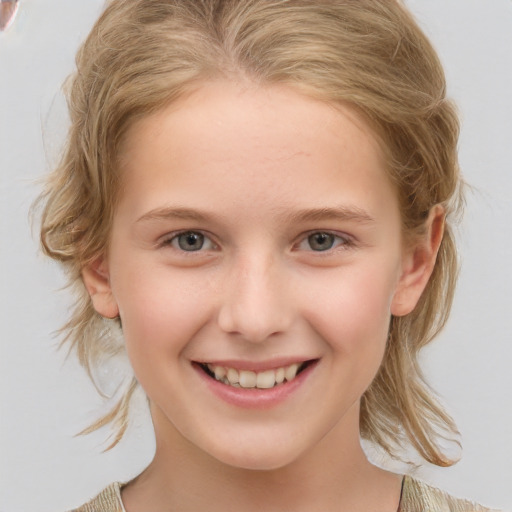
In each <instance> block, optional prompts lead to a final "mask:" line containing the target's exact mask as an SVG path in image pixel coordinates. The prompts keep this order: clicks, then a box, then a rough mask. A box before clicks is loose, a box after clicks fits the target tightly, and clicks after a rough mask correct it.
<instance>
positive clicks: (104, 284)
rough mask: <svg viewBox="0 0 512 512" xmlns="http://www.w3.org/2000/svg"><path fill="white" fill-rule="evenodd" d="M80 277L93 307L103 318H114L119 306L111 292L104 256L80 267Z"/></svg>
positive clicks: (117, 313)
mask: <svg viewBox="0 0 512 512" xmlns="http://www.w3.org/2000/svg"><path fill="white" fill-rule="evenodd" d="M82 279H83V281H84V284H85V288H86V289H87V291H88V292H89V295H90V297H91V300H92V304H93V306H94V309H95V310H96V311H97V312H98V313H99V314H100V315H101V316H103V317H105V318H116V317H117V316H118V315H119V307H118V305H117V302H116V300H115V298H114V295H113V294H112V289H111V287H110V276H109V273H108V267H107V263H106V260H105V258H103V257H101V258H98V259H97V260H95V261H94V262H93V263H91V264H90V265H87V266H86V267H84V268H83V269H82Z"/></svg>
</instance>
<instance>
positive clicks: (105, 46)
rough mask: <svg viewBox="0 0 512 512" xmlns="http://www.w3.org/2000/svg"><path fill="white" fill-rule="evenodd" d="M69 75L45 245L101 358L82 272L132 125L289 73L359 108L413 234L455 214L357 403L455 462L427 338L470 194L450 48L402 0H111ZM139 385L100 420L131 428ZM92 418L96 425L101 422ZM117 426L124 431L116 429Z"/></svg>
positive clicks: (369, 427)
mask: <svg viewBox="0 0 512 512" xmlns="http://www.w3.org/2000/svg"><path fill="white" fill-rule="evenodd" d="M76 64H77V70H76V73H75V74H74V75H73V76H72V77H71V79H70V81H69V83H68V90H67V94H68V106H69V111H70V117H71V127H70V131H69V138H68V141H67V146H66V149H65V152H64V155H63V158H62V161H61V163H60V165H59V166H58V168H57V169H56V170H55V171H54V172H53V174H52V175H51V176H50V177H49V179H48V182H47V188H46V190H45V192H44V193H43V195H42V197H41V202H42V204H43V212H42V227H41V242H42V246H43V249H44V251H45V252H46V254H48V255H50V256H51V257H52V258H55V259H57V260H59V261H61V262H62V263H63V264H64V265H65V267H66V269H67V271H68V275H69V282H70V283H71V284H72V285H73V286H74V287H75V290H76V293H77V302H76V304H75V309H74V311H73V313H72V316H71V318H70V320H69V322H68V323H67V324H66V326H65V328H64V331H65V333H66V336H65V339H66V340H67V341H68V342H69V343H70V344H71V347H72V348H74V349H75V350H76V351H77V353H78V356H79V359H80V362H81V363H82V365H83V366H84V367H85V368H86V369H87V370H88V371H89V372H90V368H91V367H92V366H93V365H94V364H96V363H97V362H98V360H100V359H101V357H102V356H103V355H104V354H105V351H106V350H109V349H108V346H107V345H105V344H104V341H103V340H102V339H101V336H100V332H101V330H102V329H103V328H104V327H103V325H102V324H101V319H100V317H99V315H98V314H97V313H96V312H95V310H94V308H93V306H92V303H91V300H90V298H89V295H88V294H87V292H86V290H85V287H84V286H83V283H82V280H81V270H82V268H83V267H84V266H85V265H87V264H88V263H90V262H92V261H93V260H94V259H95V258H97V257H98V256H99V255H101V254H102V252H103V251H104V248H105V245H106V243H107V241H108V237H109V231H110V226H111V221H112V217H113V213H114V210H115V207H116V198H117V194H118V191H119V188H120V183H119V182H120V176H119V174H118V172H119V166H118V165H117V159H118V156H119V155H118V152H119V147H120V144H121V143H122V141H123V136H124V134H125V133H126V131H127V129H128V128H129V126H130V125H131V124H132V123H133V122H134V121H135V120H136V119H139V118H141V117H144V116H147V115H148V114H150V113H152V112H155V111H157V110H159V109H161V108H163V107H164V106H165V105H167V104H169V103H170V102H172V101H174V100H175V99H177V98H179V97H181V96H182V95H183V94H185V93H186V92H188V91H190V90H191V89H192V88H194V87H196V86H199V85H200V84H201V83H202V82H204V81H206V80H210V79H218V78H225V79H228V80H230V79H239V78H244V79H249V80H251V81H253V82H254V83H257V84H269V85H271V84H276V83H279V84H288V85H291V86H293V87H295V88H298V89H299V90H301V91H303V92H304V93H306V94H308V95H310V96H314V97H316V98H318V99H321V100H323V101H326V102H330V103H333V104H336V103H339V102H343V103H344V104H349V105H351V106H352V107H353V108H355V109H357V111H359V112H360V113H361V114H362V115H363V116H364V117H365V118H366V120H367V121H368V123H369V124H370V126H371V127H372V128H373V130H374V131H375V134H376V136H377V137H378V138H379V140H380V141H381V142H382V146H383V148H384V150H385V153H386V155H387V157H388V171H389V174H390V176H391V179H392V180H393V182H394V184H395V186H396V189H397V193H398V197H399V202H400V206H401V212H402V219H403V226H404V233H405V234H407V235H411V234H413V235H414V234H415V233H418V232H420V231H421V229H422V227H423V226H424V223H425V219H426V218H427V216H428V212H429V211H430V210H431V208H432V207H433V206H434V205H436V204H441V205H443V206H444V208H445V209H446V211H447V213H448V214H449V217H448V221H447V224H446V226H447V227H446V230H445V233H444V237H443V240H442V243H441V248H440V251H439V255H438V259H437V262H436V265H435V268H434V271H433V275H432V277H431V279H430V281H429V283H428V285H427V288H426V290H425V292H424V293H423V295H422V297H421V300H420V302H419V304H418V305H417V307H416V308H415V310H414V311H413V312H412V313H410V314H409V315H407V316H405V317H399V318H398V317H394V318H392V321H391V325H390V331H389V341H388V344H387V350H386V354H385V357H384V360H383V363H382V366H381V368H380V370H379V372H378V375H377V376H376V378H375V380H374V381H373V383H372V384H371V386H370V387H369V389H368V390H367V391H366V392H365V393H364V395H363V397H362V401H361V417H360V428H361V435H362V437H363V438H366V439H369V440H371V441H374V442H375V443H377V444H378V445H380V446H381V447H383V448H384V449H385V450H386V451H387V452H388V453H389V454H391V455H392V456H396V455H397V453H398V452H399V447H400V446H401V445H402V444H403V442H404V441H405V440H408V441H409V442H410V443H411V444H412V446H413V447H414V448H415V449H416V450H417V451H418V452H419V454H420V455H421V456H422V457H423V458H424V459H426V460H427V461H429V462H431V463H434V464H437V465H442V466H445V465H449V464H451V463H453V461H451V460H450V459H449V458H448V457H447V456H446V455H445V454H444V453H443V450H442V448H441V447H440V442H439V439H440V438H443V437H444V436H445V435H454V434H455V433H456V428H455V425H454V423H453V421H452V420H451V418H450V417H449V416H448V415H447V414H446V413H445V412H444V410H443V408H442V407H441V406H440V405H439V404H438V402H437V401H436V399H435V398H434V397H433V395H432V393H431V391H430V389H429V388H428V386H427V384H426V383H425V380H424V378H423V375H422V373H421V370H420V368H419V365H418V352H419V350H420V349H421V348H422V347H423V346H425V345H426V344H427V343H429V342H430V341H431V340H432V338H433V337H434V336H435V335H436V334H437V333H438V332H439V331H440V329H441V328H442V327H443V325H444V324H445V322H446V320H447V317H448V314H449V311H450V307H451V303H452V298H453V293H454V287H455V281H456V275H457V255H456V250H455V245H454V241H453V235H452V231H451V227H450V220H449V219H450V215H453V213H454V212H456V211H457V210H458V208H459V206H460V197H461V196H460V186H459V185H460V176H459V171H458V164H457V153H456V145H457V139H458V131H459V126H458V119H457V115H456V113H455V110H454V107H453V105H452V104H451V103H450V101H448V100H447V99H446V91H445V78H444V74H443V70H442V67H441V65H440V62H439V59H438V57H437V55H436V53H435V51H434V49H433V48H432V46H431V44H430V43H429V41H428V39H427V38H426V37H425V35H424V34H423V33H422V31H421V30H420V29H419V27H418V26H417V24H416V23H415V21H414V20H413V18H412V17H411V15H410V14H409V13H408V11H407V10H406V9H405V8H404V7H403V5H402V4H401V3H400V2H398V1H397V0H244V1H239V0H112V1H110V2H109V3H108V4H107V6H106V9H105V11H104V13H103V14H102V15H101V17H100V19H99V20H98V21H97V23H96V24H95V26H94V27H93V29H92V31H91V33H90V35H89V36H88V38H87V40H86V41H85V43H84V44H83V46H82V47H81V48H80V50H79V52H78V54H77V60H76ZM133 389H134V388H133V386H132V387H131V388H130V390H129V393H128V395H127V396H124V397H123V399H122V400H121V402H120V403H119V404H118V405H117V406H116V408H115V409H114V410H113V411H112V413H111V414H110V415H107V416H106V417H105V418H102V419H101V420H99V422H98V423H97V424H96V425H94V426H93V427H91V428H95V427H97V426H100V425H103V424H104V423H105V422H107V421H110V420H114V421H116V422H117V423H118V426H119V428H120V431H119V435H118V437H117V439H119V438H120V437H121V435H122V434H123V432H124V428H125V424H126V421H125V420H126V417H127V413H128V407H129V402H130V400H129V398H130V395H131V393H132V392H133ZM89 430H90V429H89ZM117 439H116V440H117Z"/></svg>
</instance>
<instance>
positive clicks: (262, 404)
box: [193, 361, 318, 409]
mask: <svg viewBox="0 0 512 512" xmlns="http://www.w3.org/2000/svg"><path fill="white" fill-rule="evenodd" d="M317 364H318V361H315V362H313V363H310V364H309V365H308V366H307V368H305V369H304V370H303V371H301V372H300V373H299V374H298V375H297V376H296V377H295V378H294V379H293V380H291V381H290V382H285V383H284V384H279V385H277V386H274V387H273V388H270V389H258V388H248V389H246V388H235V387H233V386H230V385H228V384H224V383H223V382H220V381H218V380H216V379H214V378H212V377H210V376H209V375H207V374H206V373H205V372H204V370H203V369H202V368H201V367H200V366H199V365H198V364H196V363H194V364H193V368H194V369H195V370H196V372H197V373H198V374H199V376H200V377H201V379H202V380H203V381H204V382H205V383H206V385H207V386H208V388H209V389H210V390H211V391H212V393H213V394H215V395H216V396H217V397H219V398H220V399H221V400H223V401H224V402H227V403H228V404H230V405H234V406H236V407H242V408H246V409H270V408H272V407H276V406H277V405H279V404H281V403H282V402H284V401H286V400H287V399H289V398H290V397H291V396H292V395H294V394H295V393H297V391H298V390H299V389H300V388H301V387H302V385H303V384H304V382H305V381H306V379H307V378H308V377H309V376H310V375H311V373H312V372H313V370H314V369H315V368H316V366H317Z"/></svg>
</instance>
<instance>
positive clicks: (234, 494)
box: [122, 407, 401, 512]
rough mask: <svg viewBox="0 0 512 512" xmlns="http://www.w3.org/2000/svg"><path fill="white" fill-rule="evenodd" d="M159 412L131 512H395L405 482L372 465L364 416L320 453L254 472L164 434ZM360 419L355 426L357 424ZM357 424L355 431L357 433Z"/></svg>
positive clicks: (168, 431)
mask: <svg viewBox="0 0 512 512" xmlns="http://www.w3.org/2000/svg"><path fill="white" fill-rule="evenodd" d="M160 414H161V412H160V411H158V410H153V420H154V424H155V434H156V441H157V443H156V444H157V447H156V453H155V457H154V459H153V461H152V463H151V464H150V465H149V466H148V468H147V469H146V470H145V471H144V472H143V473H142V474H141V475H140V476H139V477H137V478H136V479H135V480H134V481H132V482H130V484H128V485H127V486H126V487H125V488H124V489H123V493H122V496H123V502H124V506H125V508H126V511H127V512H141V511H145V512H153V511H155V512H156V511H158V512H164V511H165V512H167V511H169V512H170V511H172V510H180V511H188V510H190V511H197V510H208V511H211V512H217V511H219V512H220V511H222V512H225V511H226V510H233V509H235V508H237V509H240V510H244V511H245V512H252V511H253V510H254V511H261V510H265V511H266V512H274V511H276V512H277V511H282V510H294V512H302V511H304V512H305V511H308V512H314V511H322V512H331V511H336V512H344V511H351V512H352V511H356V510H357V511H361V512H366V511H368V512H376V511H379V512H388V511H389V512H394V511H396V510H397V508H398V502H399V496H400V487H401V478H400V477H399V476H397V475H394V474H391V473H388V472H386V471H384V470H382V469H379V468H377V467H375V466H373V465H372V464H370V463H369V462H368V460H367V458H366V456H365V454H364V452H363V450H362V449H361V445H360V442H359V430H358V420H357V418H358V415H359V408H358V407H357V408H355V409H354V411H353V414H352V421H349V420H350V418H349V417H347V421H345V422H344V424H343V425H341V424H340V425H337V426H336V427H335V428H334V429H333V430H332V431H331V432H329V433H328V434H327V435H326V436H325V437H324V438H323V439H322V440H321V441H320V442H319V443H318V444H317V445H316V446H315V447H314V448H313V449H311V450H309V451H308V452H307V453H304V454H302V455H300V456H299V457H298V458H297V459H296V460H294V461H293V462H291V463H289V464H286V465H285V466H283V467H279V468H276V469H269V470H253V469H244V468H240V467H234V466H230V465H227V464H224V463H222V462H221V461H219V460H217V459H215V458H214V457H212V456H210V455H209V454H207V453H205V452H203V451H201V450H199V449H198V448H197V447H196V446H195V445H193V444H192V443H190V442H189V441H188V440H187V439H185V438H184V437H183V436H182V435H181V434H180V433H179V432H177V431H176V430H174V429H172V428H169V427H168V426H166V427H167V428H159V425H161V424H165V422H162V423H161V422H160V421H159V418H158V416H159V415H160ZM354 419H355V421H354ZM354 426H355V428H354Z"/></svg>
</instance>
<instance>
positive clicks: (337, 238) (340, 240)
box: [159, 230, 355, 255]
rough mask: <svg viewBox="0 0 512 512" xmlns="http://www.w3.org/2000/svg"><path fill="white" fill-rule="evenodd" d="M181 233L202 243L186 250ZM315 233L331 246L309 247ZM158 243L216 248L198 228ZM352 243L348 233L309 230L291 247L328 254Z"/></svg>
mask: <svg viewBox="0 0 512 512" xmlns="http://www.w3.org/2000/svg"><path fill="white" fill-rule="evenodd" d="M183 235H190V236H197V235H199V236H200V237H202V241H203V243H202V244H201V247H199V248H198V249H197V250H190V251H187V250H186V249H184V248H183V247H182V246H180V245H179V243H180V237H181V236H183ZM315 235H316V236H319V235H322V236H326V237H331V240H332V242H333V244H332V246H331V247H327V248H326V249H324V250H321V249H320V250H314V249H313V248H312V247H311V243H312V238H313V237H314V236H315ZM308 242H309V249H305V248H302V249H301V246H302V245H303V244H304V243H308ZM175 244H176V245H175ZM205 244H207V245H210V247H207V248H206V249H205V248H204V245H205ZM159 245H160V246H161V247H169V246H171V247H172V248H173V249H175V250H177V251H179V252H183V253H200V252H204V250H216V249H218V245H217V244H216V243H215V242H214V241H213V240H212V239H211V237H210V236H208V235H206V234H205V233H203V232H202V231H199V230H187V231H180V232H177V233H171V234H170V235H168V236H167V237H166V238H164V239H163V240H162V241H161V242H160V244H159ZM354 245H355V242H354V239H353V238H352V237H350V236H349V235H346V234H343V235H341V234H337V233H334V232H332V231H310V232H308V233H306V234H304V235H302V236H301V239H300V240H299V242H298V243H296V244H295V245H294V246H293V248H294V249H299V250H305V251H308V252H313V253H318V254H325V255H328V254H331V253H332V252H333V251H335V250H340V249H341V250H346V249H349V248H351V247H353V246H354Z"/></svg>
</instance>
